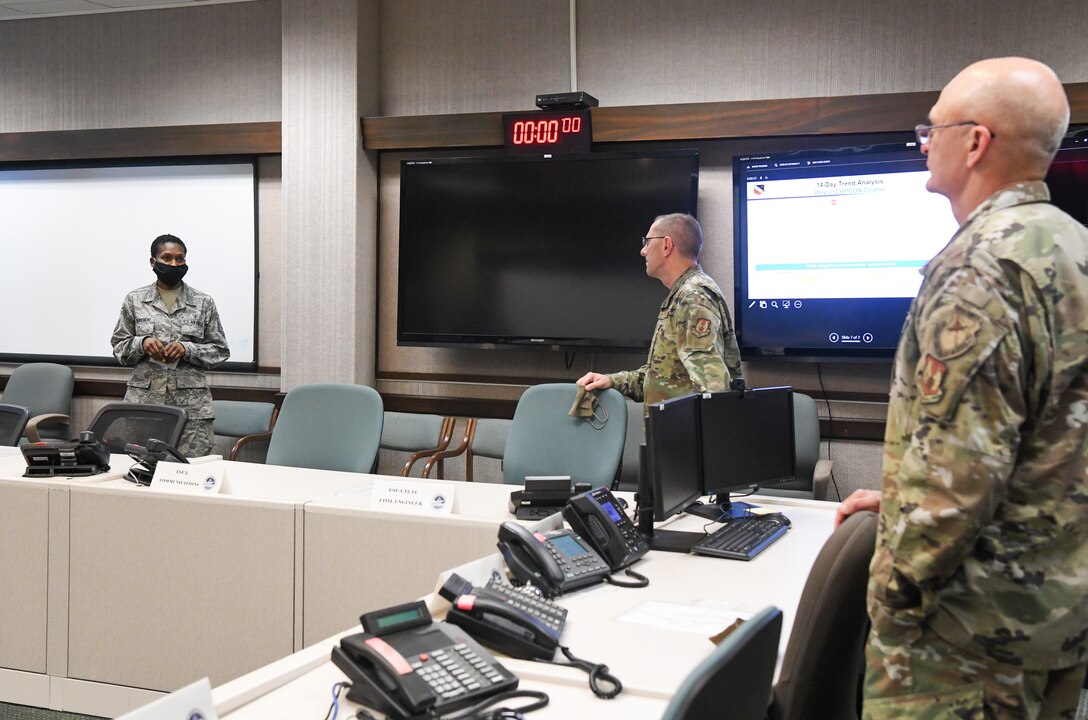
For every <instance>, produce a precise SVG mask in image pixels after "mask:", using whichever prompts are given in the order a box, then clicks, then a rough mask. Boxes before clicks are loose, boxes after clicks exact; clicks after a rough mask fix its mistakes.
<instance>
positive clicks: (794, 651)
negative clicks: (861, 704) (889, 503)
mask: <svg viewBox="0 0 1088 720" xmlns="http://www.w3.org/2000/svg"><path fill="white" fill-rule="evenodd" d="M876 525H877V515H876V513H874V512H868V511H863V512H856V513H854V514H853V515H850V516H849V517H847V518H846V520H845V521H844V522H843V523H842V525H840V526H839V527H838V528H836V529H835V532H833V533H832V534H831V537H830V538H828V539H827V542H826V543H824V546H823V548H822V549H821V550H820V554H819V555H818V556H817V557H816V562H815V563H814V564H813V566H812V569H811V570H810V571H809V574H808V580H807V581H806V582H805V589H804V590H803V591H802V592H801V601H800V603H799V604H798V607H797V617H796V619H795V620H794V621H793V630H792V631H791V632H790V640H789V644H788V645H787V646H786V654H785V655H784V656H783V658H782V669H781V672H779V675H778V682H777V683H776V684H775V687H774V700H773V702H772V704H771V709H770V715H769V718H770V720H801V718H813V717H828V718H841V719H842V720H851V719H856V718H857V717H858V714H857V709H858V708H857V699H858V682H859V680H860V679H861V672H862V664H863V662H864V648H865V637H866V635H867V634H868V632H869V617H868V615H867V614H866V610H865V588H866V585H867V584H868V581H869V561H870V560H871V559H872V557H873V548H874V547H875V546H876Z"/></svg>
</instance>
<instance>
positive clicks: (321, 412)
mask: <svg viewBox="0 0 1088 720" xmlns="http://www.w3.org/2000/svg"><path fill="white" fill-rule="evenodd" d="M383 410H384V408H383V406H382V398H381V396H380V395H379V394H378V391H377V390H375V389H374V388H370V387H366V386H365V385H342V384H339V383H316V384H313V385H299V386H298V387H296V388H293V389H292V390H290V391H289V392H288V393H287V396H286V397H285V398H284V400H283V406H282V407H281V408H280V414H279V419H278V420H277V421H276V427H274V428H273V429H272V439H271V440H269V442H268V454H267V456H266V457H265V463H266V464H268V465H289V466H291V467H301V468H311V469H313V470H340V471H344V472H360V473H369V472H372V471H373V469H374V463H375V461H376V460H377V458H378V443H379V442H380V440H381V436H382V425H383Z"/></svg>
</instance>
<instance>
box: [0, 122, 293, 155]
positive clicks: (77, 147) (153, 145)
mask: <svg viewBox="0 0 1088 720" xmlns="http://www.w3.org/2000/svg"><path fill="white" fill-rule="evenodd" d="M279 152H280V123H279V122H278V121H276V122H251V123H225V124H217V125H178V126H167V127H141V128H110V129H105V130H55V131H43V132H25V133H0V162H19V161H49V160H90V159H100V158H135V157H172V156H187V155H274V154H277V153H279Z"/></svg>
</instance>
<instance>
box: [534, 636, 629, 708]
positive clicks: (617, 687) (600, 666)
mask: <svg viewBox="0 0 1088 720" xmlns="http://www.w3.org/2000/svg"><path fill="white" fill-rule="evenodd" d="M559 649H560V650H562V651H563V655H565V656H566V658H567V660H569V661H570V663H569V665H570V666H572V667H576V668H578V669H579V670H582V671H584V672H586V673H589V689H590V690H592V691H593V694H594V695H596V696H597V697H599V698H602V699H604V700H611V699H612V698H614V697H616V696H617V695H619V694H620V693H621V692H623V683H621V682H620V679H619V678H618V677H616V676H615V675H612V674H611V673H609V672H608V666H607V665H605V664H604V663H591V662H589V661H588V660H582V659H580V658H577V657H575V656H574V653H572V652H571V651H570V648H568V647H564V646H563V645H560V646H559ZM543 662H549V661H547V660H545V661H543ZM552 664H553V665H565V664H568V663H557V662H552ZM598 680H604V681H605V682H606V683H609V684H610V685H612V689H611V690H602V689H601V686H600V685H599V684H598Z"/></svg>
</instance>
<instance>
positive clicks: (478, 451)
mask: <svg viewBox="0 0 1088 720" xmlns="http://www.w3.org/2000/svg"><path fill="white" fill-rule="evenodd" d="M510 423H511V421H510V420H507V419H505V418H468V420H467V421H466V422H465V434H464V436H463V437H462V438H461V442H459V443H458V444H457V447H455V448H453V449H452V450H443V451H441V452H437V453H435V454H434V455H432V456H431V457H430V458H429V459H428V460H427V465H426V467H424V468H423V477H430V473H431V468H432V467H434V466H435V465H436V464H439V465H440V464H441V463H442V461H443V460H448V459H450V458H453V457H457V456H459V455H464V456H465V481H466V482H472V481H473V468H474V467H475V458H476V457H477V456H480V457H486V458H491V459H493V460H500V461H501V460H502V456H503V453H504V452H506V436H507V435H508V434H509V433H510ZM439 473H441V470H440V471H439ZM439 477H442V475H441V474H439Z"/></svg>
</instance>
